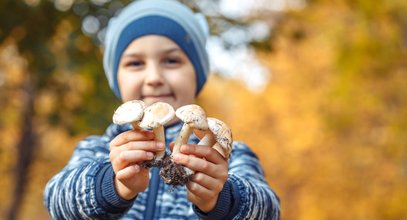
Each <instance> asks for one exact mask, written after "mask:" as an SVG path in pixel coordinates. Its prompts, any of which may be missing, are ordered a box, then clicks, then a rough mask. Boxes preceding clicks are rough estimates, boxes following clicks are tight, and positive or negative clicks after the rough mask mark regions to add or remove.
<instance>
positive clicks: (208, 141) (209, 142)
mask: <svg viewBox="0 0 407 220" xmlns="http://www.w3.org/2000/svg"><path fill="white" fill-rule="evenodd" d="M198 145H206V146H209V147H212V148H213V149H215V150H216V151H218V152H219V153H220V154H221V155H222V156H223V157H224V158H226V155H225V152H224V150H223V148H222V146H220V145H219V143H218V142H217V141H216V139H215V136H214V135H213V134H212V133H209V134H205V136H204V137H203V138H202V139H201V140H200V141H199V143H198Z"/></svg>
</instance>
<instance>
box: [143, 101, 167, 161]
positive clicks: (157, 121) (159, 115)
mask: <svg viewBox="0 0 407 220" xmlns="http://www.w3.org/2000/svg"><path fill="white" fill-rule="evenodd" d="M174 115H175V111H174V108H173V107H172V106H171V105H170V104H167V103H165V102H156V103H154V104H152V105H150V106H148V107H146V108H145V109H144V116H143V119H142V120H141V122H140V127H141V128H143V129H146V130H153V132H154V134H155V138H156V140H157V141H159V142H162V143H164V144H165V134H164V125H165V124H166V123H167V122H169V121H171V119H173V118H174ZM164 157H165V149H164V150H163V151H161V152H157V153H156V155H155V158H154V159H153V160H154V161H155V162H154V164H153V165H156V166H161V164H162V160H163V159H164Z"/></svg>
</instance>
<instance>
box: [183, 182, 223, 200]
mask: <svg viewBox="0 0 407 220" xmlns="http://www.w3.org/2000/svg"><path fill="white" fill-rule="evenodd" d="M186 186H187V189H188V199H190V200H191V201H196V202H198V203H200V202H202V201H207V200H210V199H212V198H213V197H215V196H216V195H218V192H215V191H213V190H210V189H207V188H205V187H203V186H202V185H199V184H198V183H196V182H192V181H189V182H188V183H187V185H186Z"/></svg>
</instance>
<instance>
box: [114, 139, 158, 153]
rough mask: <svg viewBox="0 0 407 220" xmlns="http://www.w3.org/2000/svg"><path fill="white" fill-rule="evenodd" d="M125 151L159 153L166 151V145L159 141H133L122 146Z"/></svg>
mask: <svg viewBox="0 0 407 220" xmlns="http://www.w3.org/2000/svg"><path fill="white" fill-rule="evenodd" d="M120 148H122V149H123V150H128V151H131V150H145V151H151V152H157V151H162V150H165V144H164V143H162V142H157V141H131V142H128V143H125V144H123V145H121V146H120Z"/></svg>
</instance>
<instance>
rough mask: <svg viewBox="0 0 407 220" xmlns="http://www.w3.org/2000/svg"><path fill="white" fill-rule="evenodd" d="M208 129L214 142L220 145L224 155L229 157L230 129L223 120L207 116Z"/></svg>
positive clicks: (230, 146)
mask: <svg viewBox="0 0 407 220" xmlns="http://www.w3.org/2000/svg"><path fill="white" fill-rule="evenodd" d="M207 120H208V126H209V130H210V131H211V132H212V133H213V134H214V136H215V139H216V142H217V143H218V144H219V145H220V146H221V148H222V151H223V153H224V156H225V157H226V158H229V154H230V152H231V151H232V141H233V139H232V131H231V130H230V128H229V127H228V126H227V125H226V123H224V122H223V121H221V120H219V119H216V118H208V119H207Z"/></svg>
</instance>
